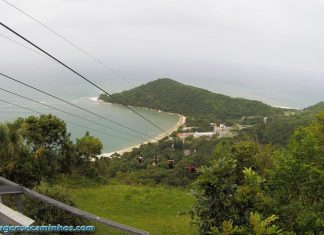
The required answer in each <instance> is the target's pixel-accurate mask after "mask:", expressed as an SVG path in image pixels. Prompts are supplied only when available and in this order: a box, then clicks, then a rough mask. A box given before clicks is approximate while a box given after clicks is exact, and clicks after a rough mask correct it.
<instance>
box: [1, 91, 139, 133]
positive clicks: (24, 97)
mask: <svg viewBox="0 0 324 235" xmlns="http://www.w3.org/2000/svg"><path fill="white" fill-rule="evenodd" d="M0 90H2V91H5V92H7V93H10V94H12V95H15V96H18V97H20V98H23V99H26V100H29V101H32V102H34V103H37V104H40V105H43V106H46V107H48V108H51V109H55V110H57V111H59V112H62V113H65V114H68V115H70V116H73V117H77V118H79V119H82V120H85V121H87V122H90V123H94V124H97V125H99V126H103V127H106V128H108V129H111V130H114V131H118V132H120V131H119V130H116V129H114V128H111V127H110V126H106V125H104V124H101V123H98V122H94V121H91V120H89V119H87V118H83V117H81V116H79V115H76V114H73V113H70V112H67V111H64V110H62V109H59V108H56V107H53V106H51V105H48V104H44V103H42V102H39V101H37V100H34V99H31V98H28V97H26V96H22V95H19V94H17V93H15V92H12V91H9V90H6V89H4V88H1V87H0ZM126 134H127V135H129V134H128V133H126ZM136 137H137V136H136ZM137 138H138V137H137Z"/></svg>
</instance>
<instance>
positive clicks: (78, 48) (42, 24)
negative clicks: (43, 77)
mask: <svg viewBox="0 0 324 235" xmlns="http://www.w3.org/2000/svg"><path fill="white" fill-rule="evenodd" d="M2 1H3V2H5V3H6V4H8V5H9V6H11V7H13V8H15V9H16V10H17V11H19V12H20V13H22V14H24V15H25V16H27V17H28V18H30V19H32V20H33V21H35V22H36V23H38V24H40V25H41V26H43V27H44V28H45V29H47V30H48V31H50V32H52V33H53V34H55V35H56V36H58V37H59V38H61V39H63V40H64V41H65V42H67V43H68V44H70V45H71V46H73V47H74V48H75V49H77V50H79V51H81V52H82V53H83V54H85V55H86V56H88V57H89V58H91V59H92V60H94V61H95V62H97V63H98V64H100V65H101V66H102V67H104V68H105V69H107V70H108V71H110V72H111V73H113V74H115V75H116V76H117V77H119V78H121V79H122V80H124V81H125V82H127V83H129V84H130V85H132V86H135V84H133V83H132V82H131V81H129V80H128V79H127V78H126V77H125V76H123V75H122V74H120V73H118V72H117V71H116V70H114V69H112V68H111V67H109V66H108V65H106V64H105V63H104V62H102V61H101V60H99V59H98V58H96V57H95V56H93V55H91V54H90V53H89V52H87V51H85V50H84V49H82V48H81V47H79V46H78V45H76V44H75V43H74V42H72V41H71V40H69V39H67V38H66V37H64V36H63V35H62V34H60V33H58V32H57V31H55V30H53V29H51V28H50V27H49V26H47V25H46V24H44V23H42V22H41V21H39V20H37V19H36V18H35V17H33V16H31V15H30V14H28V13H26V12H25V11H23V10H21V9H20V8H18V7H17V6H15V5H14V4H12V3H10V2H8V1H6V0H2Z"/></svg>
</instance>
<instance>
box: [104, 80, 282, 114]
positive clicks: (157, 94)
mask: <svg viewBox="0 0 324 235" xmlns="http://www.w3.org/2000/svg"><path fill="white" fill-rule="evenodd" d="M114 96H115V97H116V98H117V99H119V100H122V101H123V102H125V103H127V104H128V105H132V106H140V107H147V108H152V109H157V110H163V111H168V112H173V113H180V114H183V115H186V116H191V117H197V118H199V117H203V118H204V119H210V120H229V119H237V118H241V117H242V116H257V115H271V114H274V113H276V112H281V110H279V109H277V108H273V107H271V106H269V105H266V104H264V103H262V102H260V101H254V100H248V99H243V98H232V97H229V96H225V95H221V94H216V93H213V92H210V91H208V90H204V89H200V88H197V87H193V86H189V85H185V84H182V83H179V82H177V81H174V80H172V79H167V78H162V79H158V80H155V81H152V82H149V83H147V84H145V85H141V86H139V87H136V88H134V89H131V90H128V91H123V92H121V93H117V94H114ZM100 99H101V100H103V101H106V102H114V100H112V99H111V98H110V97H107V96H106V95H101V96H100Z"/></svg>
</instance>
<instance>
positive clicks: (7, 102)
mask: <svg viewBox="0 0 324 235" xmlns="http://www.w3.org/2000/svg"><path fill="white" fill-rule="evenodd" d="M0 101H1V102H3V103H6V104H10V105H13V106H16V107H19V108H22V109H26V110H28V111H31V112H34V113H37V114H45V113H42V112H38V111H36V110H33V109H30V108H27V107H25V106H21V105H19V104H14V103H11V102H9V101H7V100H3V99H0ZM65 122H67V123H69V124H72V125H75V126H79V127H82V128H85V129H86V130H92V131H94V132H98V133H102V134H105V135H108V136H110V137H115V138H117V139H122V140H126V141H130V139H124V138H122V137H119V136H116V135H113V134H110V133H107V132H103V131H99V130H96V129H92V128H89V127H87V126H83V125H80V124H77V123H74V122H71V121H68V120H65Z"/></svg>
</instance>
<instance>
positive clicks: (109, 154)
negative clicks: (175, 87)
mask: <svg viewBox="0 0 324 235" xmlns="http://www.w3.org/2000/svg"><path fill="white" fill-rule="evenodd" d="M89 99H90V100H91V101H96V102H103V101H101V100H99V97H90V98H89ZM105 103H106V102H105ZM107 103H108V102H107ZM144 109H148V108H144ZM149 110H152V111H155V112H158V113H168V114H169V115H176V116H178V117H179V121H178V122H177V123H176V124H175V125H174V126H172V127H170V128H169V129H167V130H166V132H168V133H170V134H171V133H172V132H174V131H176V130H177V129H178V128H179V127H180V126H182V125H183V124H185V122H186V116H183V115H181V114H177V113H170V112H164V111H161V110H154V109H149ZM166 136H167V134H166V133H164V132H162V133H161V134H159V135H157V136H155V137H153V138H152V139H150V140H147V141H145V142H143V143H141V144H136V145H132V146H129V147H125V148H123V149H120V150H117V151H114V152H109V153H102V154H100V155H98V157H99V158H101V157H111V156H112V155H113V154H115V153H117V154H120V155H123V154H124V153H128V152H131V151H132V150H133V149H134V148H139V147H140V146H141V145H142V144H147V143H156V142H158V141H159V140H161V139H163V138H164V137H166Z"/></svg>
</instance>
